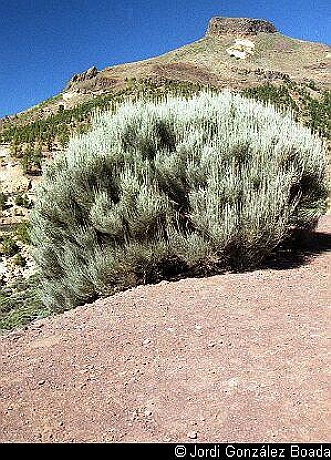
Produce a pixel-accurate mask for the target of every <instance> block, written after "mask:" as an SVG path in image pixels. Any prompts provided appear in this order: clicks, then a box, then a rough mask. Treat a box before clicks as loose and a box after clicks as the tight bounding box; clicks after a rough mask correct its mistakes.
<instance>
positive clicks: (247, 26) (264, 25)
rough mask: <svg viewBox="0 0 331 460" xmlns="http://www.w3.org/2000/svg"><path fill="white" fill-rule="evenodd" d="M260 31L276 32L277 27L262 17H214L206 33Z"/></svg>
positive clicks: (242, 33) (244, 33)
mask: <svg viewBox="0 0 331 460" xmlns="http://www.w3.org/2000/svg"><path fill="white" fill-rule="evenodd" d="M259 32H267V33H274V32H277V29H276V28H275V26H274V25H273V24H272V23H271V22H269V21H264V20H262V19H248V18H223V17H214V18H212V19H211V20H210V21H209V24H208V29H207V33H206V35H207V36H217V35H226V34H240V35H256V34H257V33H259Z"/></svg>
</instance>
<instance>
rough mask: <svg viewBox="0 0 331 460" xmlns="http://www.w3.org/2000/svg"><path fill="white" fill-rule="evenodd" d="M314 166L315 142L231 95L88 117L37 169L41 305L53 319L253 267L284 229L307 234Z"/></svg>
mask: <svg viewBox="0 0 331 460" xmlns="http://www.w3.org/2000/svg"><path fill="white" fill-rule="evenodd" d="M324 169H325V165H324V154H323V149H322V144H321V141H320V139H319V138H318V137H317V136H314V135H312V134H311V133H310V132H309V130H308V129H305V128H303V127H301V126H299V125H297V124H296V123H295V122H294V120H293V118H292V117H291V115H290V114H280V113H278V112H277V111H276V110H275V109H274V108H273V107H271V106H263V105H261V104H259V103H257V102H255V101H252V100H247V99H244V98H242V97H240V96H239V95H232V94H230V93H223V94H220V95H212V94H207V93H203V94H202V95H200V96H195V97H193V98H192V99H188V100H187V99H185V98H181V97H177V98H172V97H168V98H167V100H166V101H163V102H160V103H159V104H158V103H156V102H153V103H152V102H151V103H146V102H139V101H138V102H136V103H135V104H132V103H126V104H124V105H122V106H121V107H119V108H118V110H117V112H116V113H112V112H110V113H107V114H105V115H103V116H97V117H96V119H95V121H94V124H93V130H92V131H91V132H90V133H88V134H87V135H84V136H76V137H75V138H74V139H72V140H71V141H70V143H69V145H68V148H67V150H66V153H65V155H58V156H57V157H56V158H55V160H54V161H53V162H52V163H50V164H49V165H47V168H46V169H45V176H44V179H43V183H42V186H41V188H40V190H39V194H38V199H37V202H36V205H35V208H34V211H33V212H32V223H33V229H32V241H33V244H34V245H35V247H36V251H35V257H36V262H37V264H38V266H39V269H40V272H41V283H42V302H43V304H44V305H45V307H46V308H48V309H51V310H57V311H61V310H63V309H67V308H71V307H73V306H75V305H78V304H82V303H85V302H87V301H90V300H93V299H95V298H97V297H99V296H104V295H109V294H112V293H114V292H115V291H116V290H118V289H123V288H125V287H129V286H134V285H137V284H140V283H146V282H153V281H157V280H160V279H162V278H167V277H171V276H174V275H176V274H178V273H186V274H191V273H194V274H199V273H204V274H205V273H215V272H216V273H217V272H218V271H219V270H222V269H224V267H230V268H233V269H236V270H241V269H245V268H248V267H253V266H256V265H258V264H259V263H260V262H261V261H262V260H263V259H264V258H265V257H267V256H268V255H269V254H270V252H271V251H272V250H273V249H274V248H275V247H277V245H279V243H280V242H282V241H283V240H284V239H285V238H286V237H287V236H288V235H289V232H290V228H291V227H295V228H298V229H302V228H304V229H306V228H313V227H314V225H315V223H316V219H317V218H318V217H319V216H320V215H321V214H322V213H323V212H324V209H325V198H326V194H327V190H326V185H325V181H324ZM68 178H70V180H68Z"/></svg>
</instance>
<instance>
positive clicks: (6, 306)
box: [0, 275, 50, 330]
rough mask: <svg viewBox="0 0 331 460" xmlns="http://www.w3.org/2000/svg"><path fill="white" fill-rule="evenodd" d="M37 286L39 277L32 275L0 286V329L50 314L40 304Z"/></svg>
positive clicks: (11, 327) (19, 324)
mask: <svg viewBox="0 0 331 460" xmlns="http://www.w3.org/2000/svg"><path fill="white" fill-rule="evenodd" d="M38 286H39V277H38V275H33V276H30V277H29V278H18V279H16V280H14V281H13V282H12V283H11V284H10V285H8V286H5V287H4V286H3V287H1V288H0V330H1V329H13V328H15V327H18V326H22V325H24V324H27V323H29V322H30V321H32V320H33V319H37V318H43V317H45V316H48V315H49V314H50V310H48V309H46V308H45V307H43V306H42V304H41V300H40V295H39V290H38Z"/></svg>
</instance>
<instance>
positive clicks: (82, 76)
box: [66, 66, 99, 89]
mask: <svg viewBox="0 0 331 460" xmlns="http://www.w3.org/2000/svg"><path fill="white" fill-rule="evenodd" d="M98 73H99V71H98V69H97V68H96V67H95V66H92V67H90V68H89V69H87V70H85V72H82V73H76V74H75V75H74V76H73V77H72V78H71V80H70V81H69V83H68V85H67V87H66V89H69V88H71V87H72V85H74V84H75V83H81V82H83V81H87V80H92V78H94V77H96V76H97V75H98Z"/></svg>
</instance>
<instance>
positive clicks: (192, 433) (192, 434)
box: [187, 431, 198, 439]
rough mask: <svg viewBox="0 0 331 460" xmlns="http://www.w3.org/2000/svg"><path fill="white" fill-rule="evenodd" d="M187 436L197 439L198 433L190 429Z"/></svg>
mask: <svg viewBox="0 0 331 460" xmlns="http://www.w3.org/2000/svg"><path fill="white" fill-rule="evenodd" d="M187 437H188V438H189V439H197V437H198V433H197V432H196V431H190V432H189V433H187Z"/></svg>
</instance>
